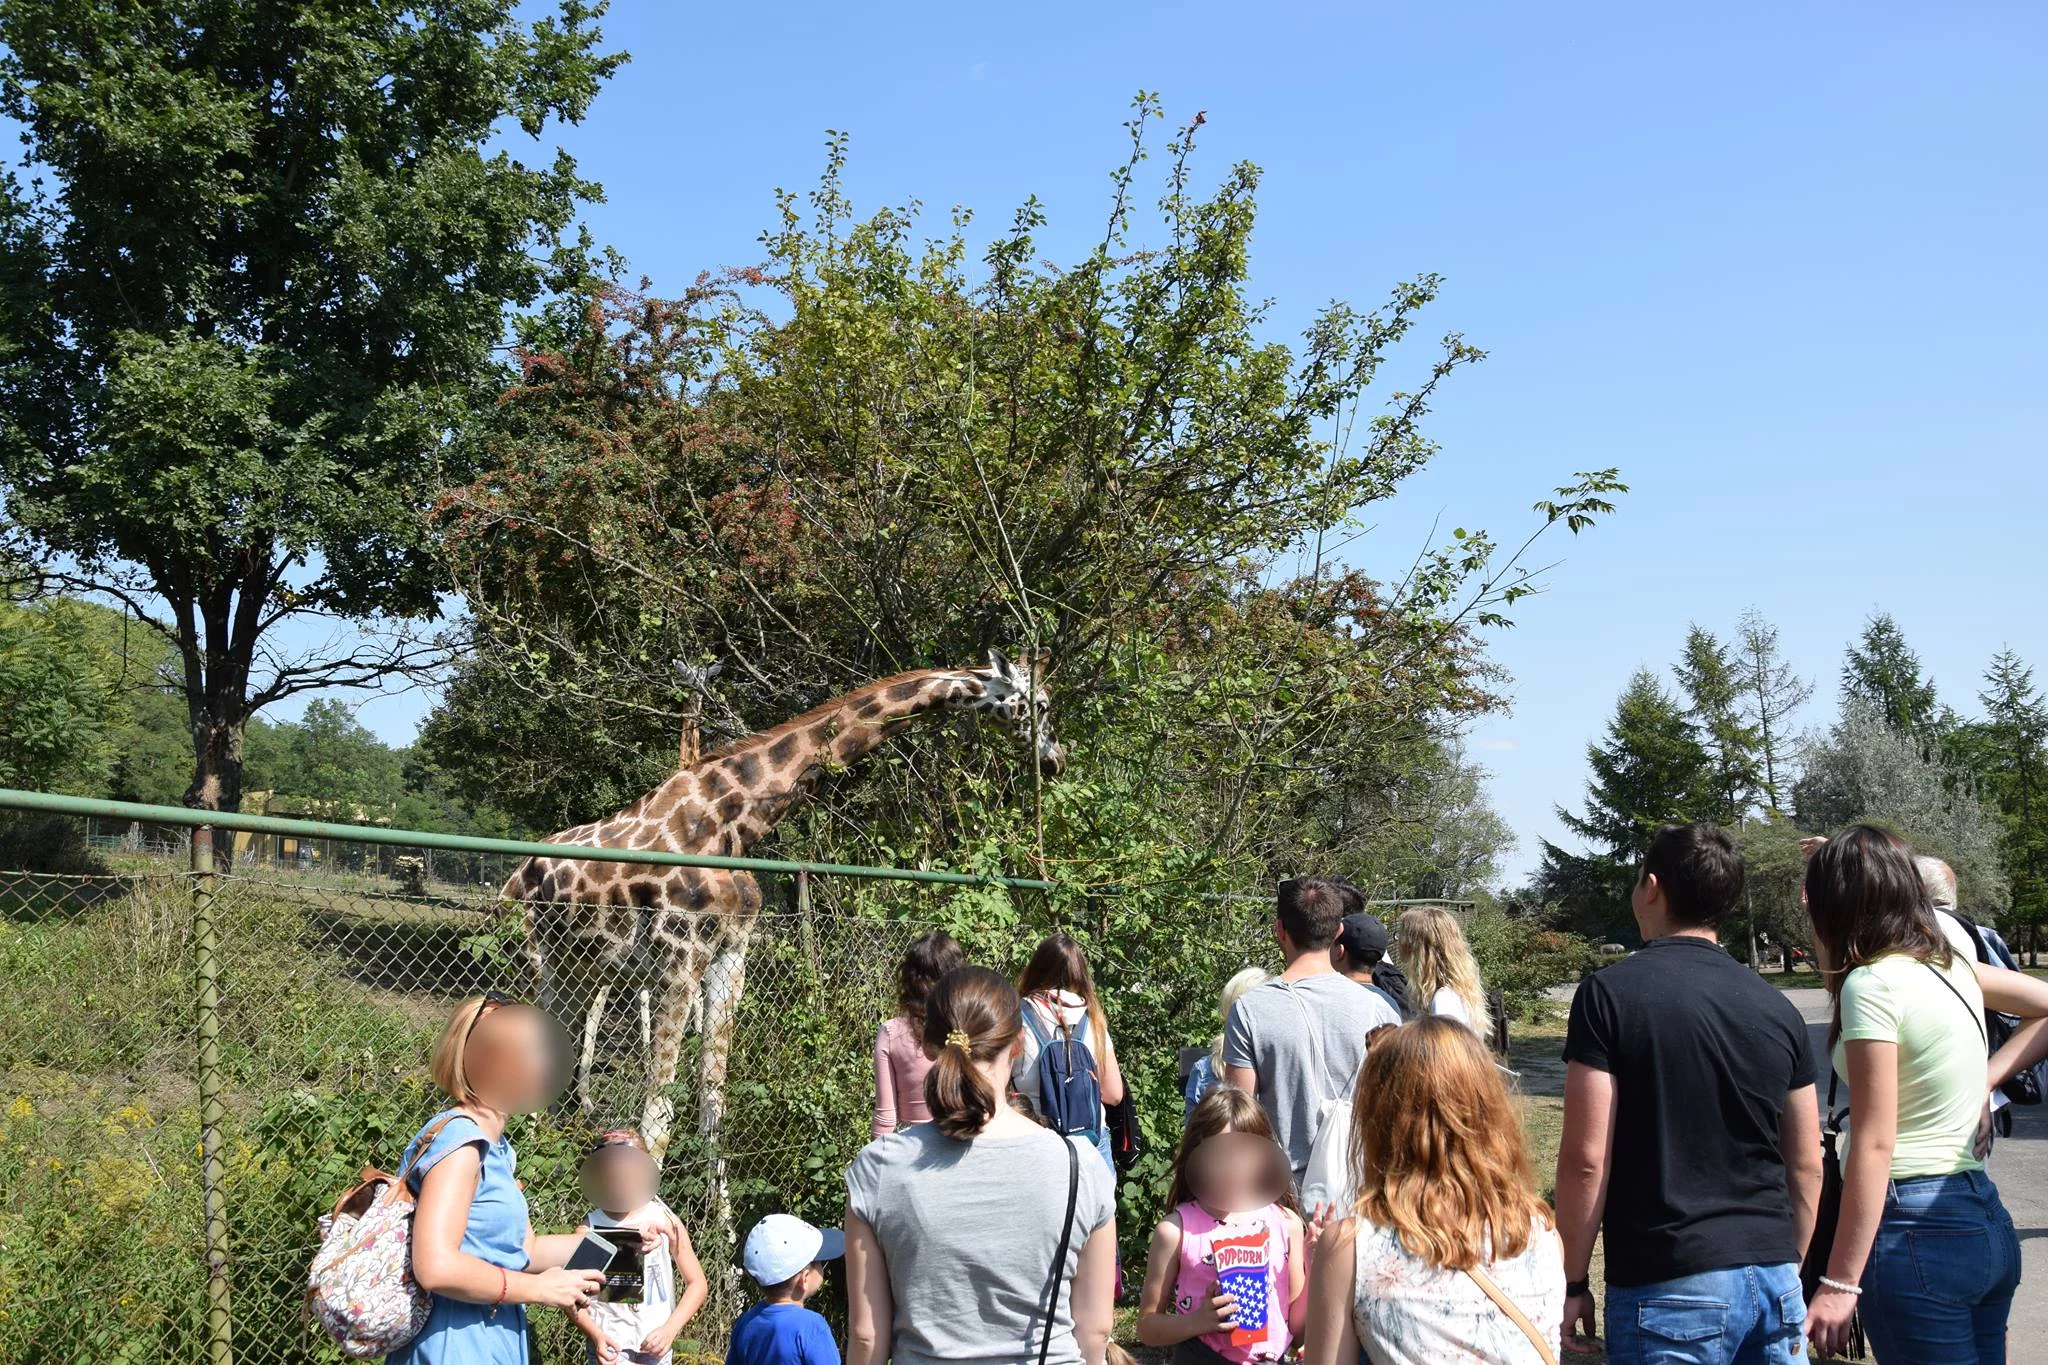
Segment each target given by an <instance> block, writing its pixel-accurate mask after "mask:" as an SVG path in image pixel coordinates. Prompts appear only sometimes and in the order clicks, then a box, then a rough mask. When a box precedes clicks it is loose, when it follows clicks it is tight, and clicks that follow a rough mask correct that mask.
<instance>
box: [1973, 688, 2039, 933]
mask: <svg viewBox="0 0 2048 1365" xmlns="http://www.w3.org/2000/svg"><path fill="white" fill-rule="evenodd" d="M1977 698H1978V700H1979V701H1981V702H1982V703H1983V704H1984V722H1983V724H1982V725H1981V726H1980V727H1977V728H1978V729H1979V731H1980V734H1981V741H1980V745H1979V746H1978V747H1979V760H1980V761H1979V766H1978V772H1979V775H1980V776H1981V777H1982V778H1983V780H1984V783H1985V786H1986V787H1987V788H1988V794H1989V795H1990V796H1991V797H1992V798H1993V800H1995V801H1996V802H1997V804H1998V810H1999V815H2000V823H2001V825H2002V827H2003V828H2002V830H2001V833H2002V835H2003V838H2002V840H2001V849H2000V851H2001V853H2002V854H2003V861H2004V864H2005V875H2006V879H2007V881H2008V882H2009V883H2010V884H2011V887H2012V918H2013V921H2014V922H2015V923H2016V924H2018V925H2022V926H2025V928H2026V930H2027V934H2028V941H2029V944H2030V946H2034V947H2035V949H2036V951H2037V952H2038V945H2037V944H2036V943H2035V939H2036V938H2037V936H2038V934H2039V932H2040V926H2041V924H2042V922H2043V921H2044V920H2048V700H2043V698H2042V696H2041V694H2040V692H2039V691H2038V690H2037V689H2036V688H2035V686H2034V670H2033V669H2031V668H2029V667H2027V666H2026V664H2024V663H2022V662H2021V661H2020V657H2019V656H2018V655H2017V654H2015V653H2013V651H2012V650H2010V649H2003V650H2000V651H1999V652H1998V654H1997V656H1996V657H1994V658H1993V659H1992V660H1991V666H1990V668H1988V669H1986V670H1985V673H1984V690H1983V691H1982V692H1980V693H1978V694H1977Z"/></svg>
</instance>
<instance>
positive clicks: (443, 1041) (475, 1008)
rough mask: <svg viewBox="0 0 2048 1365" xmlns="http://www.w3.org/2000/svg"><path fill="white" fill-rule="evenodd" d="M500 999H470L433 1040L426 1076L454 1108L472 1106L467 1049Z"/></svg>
mask: <svg viewBox="0 0 2048 1365" xmlns="http://www.w3.org/2000/svg"><path fill="white" fill-rule="evenodd" d="M503 1003H504V1001H503V1000H502V999H496V998H493V997H491V996H488V995H472V996H470V997H469V998H468V999H467V1000H464V1001H463V1002H462V1003H461V1004H459V1005H457V1006H456V1007H455V1013H453V1014H451V1015H449V1016H448V1022H447V1023H446V1024H444V1025H443V1026H442V1028H441V1036H440V1037H439V1038H436V1039H435V1040H434V1060H433V1061H432V1063H431V1064H430V1065H429V1067H428V1074H429V1075H431V1076H432V1077H433V1078H434V1085H435V1086H436V1087H437V1088H438V1089H439V1090H440V1091H441V1093H442V1094H444V1095H446V1096H447V1097H448V1098H449V1099H451V1100H454V1101H455V1102H456V1103H457V1104H475V1103H476V1091H475V1090H474V1089H473V1088H471V1086H470V1084H469V1045H470V1044H471V1043H472V1042H474V1041H475V1040H476V1026H477V1025H478V1024H479V1023H481V1022H483V1017H484V1015H486V1014H488V1013H489V1012H490V1011H491V1010H492V1009H493V1008H494V1007H496V1006H498V1005H502V1004H503Z"/></svg>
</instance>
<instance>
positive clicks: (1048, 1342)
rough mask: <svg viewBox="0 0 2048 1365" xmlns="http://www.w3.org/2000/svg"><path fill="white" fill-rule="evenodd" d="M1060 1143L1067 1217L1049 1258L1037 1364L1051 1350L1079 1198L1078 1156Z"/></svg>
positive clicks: (1071, 1146) (1065, 1142)
mask: <svg viewBox="0 0 2048 1365" xmlns="http://www.w3.org/2000/svg"><path fill="white" fill-rule="evenodd" d="M1060 1146H1062V1147H1064V1148H1066V1149H1067V1216H1066V1217H1065V1218H1064V1219H1063V1220H1061V1222H1060V1249H1059V1250H1058V1251H1056V1252H1054V1253H1053V1257H1052V1292H1051V1293H1050V1294H1048V1295H1047V1296H1046V1301H1045V1335H1044V1336H1043V1337H1042V1338H1041V1339H1040V1340H1039V1343H1038V1365H1045V1361H1046V1357H1047V1356H1049V1355H1050V1354H1051V1353H1052V1324H1053V1319H1054V1318H1056V1317H1058V1316H1059V1311H1060V1281H1061V1280H1062V1279H1064V1278H1065V1277H1066V1273H1067V1249H1068V1248H1069V1247H1071V1246H1072V1245H1073V1244H1074V1207H1075V1205H1076V1204H1078V1203H1079V1202H1080V1198H1081V1155H1080V1153H1079V1152H1077V1151H1075V1150H1074V1144H1073V1143H1071V1142H1069V1141H1068V1140H1067V1139H1066V1138H1064V1137H1062V1138H1061V1139H1060Z"/></svg>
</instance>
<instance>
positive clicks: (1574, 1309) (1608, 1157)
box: [1557, 825, 1820, 1365]
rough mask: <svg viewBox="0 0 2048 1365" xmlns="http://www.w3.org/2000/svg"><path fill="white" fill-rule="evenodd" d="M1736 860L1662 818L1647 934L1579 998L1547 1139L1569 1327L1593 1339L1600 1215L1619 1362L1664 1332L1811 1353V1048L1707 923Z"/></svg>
mask: <svg viewBox="0 0 2048 1365" xmlns="http://www.w3.org/2000/svg"><path fill="white" fill-rule="evenodd" d="M1742 880H1743V869H1742V854H1741V853H1740V851H1738V850H1737V849H1736V847H1735V841H1734V840H1733V839H1731V838H1729V837H1728V834H1727V831H1725V830H1722V829H1719V828H1717V827H1716V826H1713V825H1672V826H1667V827H1666V828H1664V829H1662V830H1660V831H1658V833H1657V837H1656V839H1655V840H1653V841H1652V842H1651V844H1650V850H1649V852H1648V853H1647V854H1645V855H1644V858H1643V866H1642V873H1641V875H1640V876H1639V877H1638V878H1637V880H1636V885H1635V890H1634V892H1633V893H1632V894H1631V896H1630V902H1631V906H1632V908H1633V909H1634V911H1635V917H1636V924H1637V926H1638V927H1639V928H1640V929H1641V930H1642V934H1643V948H1642V951H1640V952H1638V953H1635V954H1633V955H1631V956H1630V957H1628V958H1626V959H1624V960H1623V961H1621V962H1618V963H1616V964H1615V965H1613V966H1612V967H1608V968H1606V969H1604V970H1602V971H1600V972H1597V973H1595V974H1594V975H1592V976H1590V977H1587V978H1586V980H1585V981H1584V982H1582V983H1581V984H1580V986H1579V990H1578V994H1577V995H1576V996H1575V997H1574V998H1573V1000H1572V1012H1571V1023H1570V1025H1569V1027H1568V1029H1567V1031H1566V1035H1565V1049H1564V1057H1565V1061H1566V1062H1567V1063H1568V1064H1569V1066H1568V1068H1567V1073H1566V1079H1565V1098H1564V1138H1563V1142H1562V1145H1561V1146H1560V1148H1559V1150H1558V1155H1557V1222H1558V1232H1559V1233H1560V1235H1561V1236H1562V1237H1563V1239H1564V1265H1565V1278H1566V1280H1567V1284H1566V1286H1565V1312H1564V1329H1565V1345H1566V1346H1568V1347H1570V1348H1571V1349H1573V1350H1586V1349H1589V1348H1590V1346H1591V1342H1590V1341H1588V1340H1587V1338H1589V1337H1591V1335H1592V1332H1593V1300H1592V1296H1591V1294H1589V1293H1588V1292H1587V1288H1586V1277H1587V1270H1588V1266H1589V1264H1590V1262H1591V1260H1592V1255H1593V1236H1594V1232H1595V1231H1596V1229H1597V1230H1598V1231H1599V1232H1600V1233H1601V1234H1602V1235H1603V1237H1604V1239H1605V1244H1606V1249H1607V1332H1608V1340H1607V1359H1608V1360H1609V1361H1610V1362H1613V1363H1614V1365H1629V1362H1634V1361H1646V1360H1651V1359H1657V1360H1664V1359H1677V1358H1678V1356H1677V1355H1674V1354H1671V1353H1672V1352H1674V1351H1678V1352H1683V1353H1684V1354H1683V1358H1684V1359H1686V1360H1688V1361H1700V1362H1727V1363H1729V1365H1734V1362H1751V1361H1754V1362H1759V1363H1760V1365H1762V1363H1764V1362H1769V1365H1779V1362H1792V1361H1799V1360H1803V1359H1804V1354H1803V1352H1804V1346H1805V1328H1804V1323H1805V1316H1806V1312H1805V1302H1804V1298H1803V1296H1802V1294H1801V1292H1800V1285H1799V1261H1800V1258H1801V1257H1802V1256H1803V1255H1804V1254H1805V1250H1806V1242H1807V1239H1808V1237H1809V1236H1811V1235H1812V1232H1813V1216H1814V1205H1815V1203H1816V1201H1817V1200H1818V1198H1819V1195H1820V1114H1819V1111H1818V1110H1817V1109H1816V1107H1815V1105H1814V1095H1813V1055H1812V1051H1811V1049H1810V1048H1809V1047H1808V1044H1807V1036H1806V1022H1805V1021H1804V1020H1803V1019H1801V1018H1800V1016H1799V1011H1798V1010H1796V1009H1794V1008H1793V1007H1792V1004H1791V1002H1790V1001H1788V1000H1786V999H1785V997H1784V996H1783V995H1782V994H1780V993H1779V992H1778V991H1777V990H1776V989H1775V988H1773V987H1772V986H1769V985H1767V984H1766V983H1765V982H1764V981H1763V979H1762V978H1761V977H1759V976H1758V975H1757V974H1756V973H1755V972H1753V971H1751V970H1750V969H1749V968H1748V967H1745V966H1743V965H1742V964H1741V963H1739V962H1737V961H1735V960H1734V959H1733V958H1731V957H1729V956H1728V954H1727V953H1726V952H1724V951H1723V950H1722V948H1721V946H1720V943H1719V941H1718V939H1717V938H1716V936H1715V925H1717V924H1718V923H1719V922H1720V920H1721V918H1722V916H1724V915H1726V914H1727V913H1728V911H1729V910H1730V909H1731V908H1733V906H1734V905H1735V903H1736V901H1737V900H1738V899H1739V898H1740V897H1741V895H1742ZM1581 1326H1583V1328H1584V1331H1583V1333H1581V1332H1579V1331H1577V1330H1576V1329H1578V1328H1580V1327H1581Z"/></svg>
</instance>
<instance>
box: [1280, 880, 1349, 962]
mask: <svg viewBox="0 0 2048 1365" xmlns="http://www.w3.org/2000/svg"><path fill="white" fill-rule="evenodd" d="M1278 902H1279V903H1278V913H1279V918H1280V927H1281V928H1282V929H1285V930H1286V931H1287V937H1288V938H1289V939H1290V940H1292V941H1293V943H1294V946H1295V947H1296V948H1297V949H1299V950H1301V951H1302V952H1312V951H1314V950H1315V949H1317V948H1327V947H1329V946H1330V945H1331V944H1332V943H1335V942H1336V941H1337V926H1338V925H1339V924H1341V923H1343V920H1344V891H1343V887H1342V883H1339V882H1330V881H1324V880H1323V879H1322V878H1321V877H1290V878H1288V879H1287V880H1286V881H1284V882H1282V883H1280V892H1279V896H1278ZM1359 903H1360V904H1361V905H1362V904H1364V900H1363V898H1361V899H1360V902H1359Z"/></svg>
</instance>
